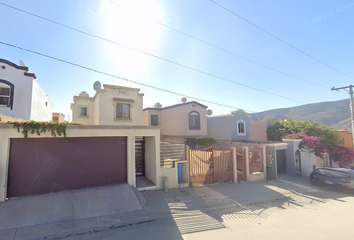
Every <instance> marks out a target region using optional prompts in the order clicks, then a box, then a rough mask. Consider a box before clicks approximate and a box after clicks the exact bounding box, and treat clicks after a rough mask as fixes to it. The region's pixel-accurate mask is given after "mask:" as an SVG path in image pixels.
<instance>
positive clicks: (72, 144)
mask: <svg viewBox="0 0 354 240" xmlns="http://www.w3.org/2000/svg"><path fill="white" fill-rule="evenodd" d="M68 141H69V144H67V143H66V142H65V141H64V139H62V138H61V139H55V138H32V139H29V142H28V143H26V142H25V140H24V139H11V144H10V162H9V174H8V185H7V197H8V198H11V197H19V196H25V195H33V194H43V193H50V192H58V191H64V190H69V189H79V188H87V187H94V186H102V185H108V184H116V183H123V182H126V181H127V139H126V138H125V137H94V138H68Z"/></svg>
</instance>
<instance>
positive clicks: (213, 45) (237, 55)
mask: <svg viewBox="0 0 354 240" xmlns="http://www.w3.org/2000/svg"><path fill="white" fill-rule="evenodd" d="M109 1H110V2H111V3H113V4H116V5H118V6H121V7H125V6H123V5H121V4H119V3H116V2H114V1H112V0H109ZM146 19H148V20H150V21H152V22H155V23H157V24H159V25H161V26H164V27H166V28H168V29H171V30H173V31H175V32H178V33H180V34H182V35H184V36H187V37H189V38H192V39H194V40H196V41H199V42H201V43H204V44H206V45H208V46H211V47H213V48H216V49H218V50H221V51H223V52H226V53H228V54H231V55H233V56H236V57H238V58H241V59H243V60H245V61H248V62H250V63H253V64H256V65H258V66H261V67H264V68H266V69H269V70H271V71H274V72H277V73H280V74H282V75H285V76H288V77H291V78H294V79H297V80H300V81H303V82H307V83H310V84H313V85H317V86H319V87H323V88H329V86H324V85H322V84H318V83H315V82H311V81H309V80H306V79H303V78H299V77H296V76H294V75H292V74H289V73H286V72H283V71H281V70H277V69H275V68H272V67H269V66H267V65H264V64H263V63H259V62H256V61H254V60H252V59H249V58H246V57H244V56H241V55H239V54H237V53H234V52H231V51H229V50H227V49H225V48H222V47H219V46H217V45H215V44H212V43H210V42H207V41H205V40H203V39H200V38H197V37H194V36H192V35H190V34H188V33H185V32H183V31H181V30H178V29H176V28H173V27H171V26H168V25H166V24H164V23H162V22H159V21H156V20H155V19H152V18H146Z"/></svg>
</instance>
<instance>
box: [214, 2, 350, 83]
mask: <svg viewBox="0 0 354 240" xmlns="http://www.w3.org/2000/svg"><path fill="white" fill-rule="evenodd" d="M210 1H211V2H212V3H214V4H215V5H217V6H219V7H220V8H222V9H224V10H226V11H228V12H230V13H231V14H233V15H235V16H236V17H238V18H240V19H242V20H243V21H245V22H247V23H248V24H250V25H252V26H253V27H255V28H257V29H259V30H261V31H262V32H264V33H266V34H267V35H269V36H271V37H273V38H275V39H276V40H278V41H280V42H282V43H284V44H285V45H287V46H289V47H291V48H292V49H295V50H296V51H298V52H300V53H302V54H304V55H305V56H307V57H309V58H311V59H313V60H315V61H316V62H319V63H321V64H322V65H325V66H327V67H329V68H331V69H332V70H335V71H337V72H339V73H341V74H343V75H345V76H347V77H350V78H354V76H352V75H350V74H348V73H345V72H343V71H341V70H340V69H338V68H335V67H332V66H331V65H329V64H327V63H325V62H323V61H321V60H319V59H318V58H316V57H314V56H312V55H310V54H308V53H306V52H304V51H302V50H301V49H299V48H297V47H295V46H294V45H291V44H290V43H288V42H286V41H284V40H283V39H281V38H279V37H277V36H275V35H274V34H272V33H270V32H268V31H267V30H265V29H263V28H261V27H260V26H258V25H256V24H254V23H252V22H251V21H249V20H247V19H246V18H244V17H242V16H240V15H239V14H237V13H235V12H233V11H231V10H230V9H228V8H226V7H224V6H223V5H221V4H219V3H217V2H215V1H213V0H210Z"/></svg>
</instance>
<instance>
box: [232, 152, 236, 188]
mask: <svg viewBox="0 0 354 240" xmlns="http://www.w3.org/2000/svg"><path fill="white" fill-rule="evenodd" d="M231 152H232V168H233V172H234V183H237V154H236V148H235V147H232V148H231Z"/></svg>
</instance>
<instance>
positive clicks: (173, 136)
mask: <svg viewBox="0 0 354 240" xmlns="http://www.w3.org/2000/svg"><path fill="white" fill-rule="evenodd" d="M207 108H208V107H207V106H205V105H203V104H200V103H198V102H195V101H192V102H186V103H181V104H176V105H172V106H168V107H162V106H161V104H159V103H158V104H155V106H154V108H145V109H144V110H143V124H144V125H146V126H161V127H162V128H161V140H172V141H176V142H184V141H187V143H188V144H189V145H195V139H196V138H202V137H205V136H206V135H207V120H206V109H207Z"/></svg>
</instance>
